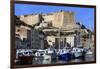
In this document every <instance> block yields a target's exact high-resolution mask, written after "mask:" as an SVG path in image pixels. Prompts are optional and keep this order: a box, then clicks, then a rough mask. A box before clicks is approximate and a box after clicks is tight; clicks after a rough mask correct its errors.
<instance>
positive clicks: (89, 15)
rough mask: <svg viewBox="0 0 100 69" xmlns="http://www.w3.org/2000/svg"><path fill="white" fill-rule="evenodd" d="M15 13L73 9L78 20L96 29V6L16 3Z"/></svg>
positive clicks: (23, 13) (18, 14)
mask: <svg viewBox="0 0 100 69" xmlns="http://www.w3.org/2000/svg"><path fill="white" fill-rule="evenodd" d="M14 10H15V15H16V16H20V15H27V14H39V13H44V14H46V13H53V12H57V11H60V10H63V11H71V12H74V13H75V20H76V22H80V23H82V24H83V25H85V26H86V27H87V28H89V29H91V30H92V31H93V30H94V8H84V7H69V6H51V5H32V4H31V5H30V4H15V9H14Z"/></svg>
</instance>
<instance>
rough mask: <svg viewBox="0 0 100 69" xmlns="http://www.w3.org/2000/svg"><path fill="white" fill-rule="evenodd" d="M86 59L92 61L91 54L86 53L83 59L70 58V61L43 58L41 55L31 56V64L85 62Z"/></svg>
mask: <svg viewBox="0 0 100 69" xmlns="http://www.w3.org/2000/svg"><path fill="white" fill-rule="evenodd" d="M86 61H94V56H93V55H86V56H85V58H84V59H80V58H77V59H72V60H70V61H61V60H58V59H57V60H53V61H52V60H44V59H43V57H40V58H33V64H56V63H70V62H86Z"/></svg>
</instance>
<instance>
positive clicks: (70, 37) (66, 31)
mask: <svg viewBox="0 0 100 69" xmlns="http://www.w3.org/2000/svg"><path fill="white" fill-rule="evenodd" d="M19 19H20V21H23V22H24V23H25V24H27V25H30V26H32V29H31V32H30V34H31V36H30V37H31V38H30V40H31V41H30V42H31V43H30V44H31V47H32V48H35V49H39V48H44V47H46V46H48V47H50V46H53V47H55V48H57V49H58V48H63V47H66V46H67V47H74V46H79V44H80V40H81V36H80V35H81V34H82V33H83V32H82V31H84V33H86V31H85V30H83V29H82V28H81V26H80V25H78V24H76V20H75V17H74V13H73V12H69V11H59V12H54V13H48V14H31V15H22V16H19ZM16 30H17V28H16ZM23 32H24V31H23ZM40 32H42V34H41V33H40ZM21 34H23V33H21ZM23 37H25V35H24V34H23V36H22V37H21V38H23ZM25 38H26V37H25ZM45 43H46V44H45ZM46 48H47V47H46Z"/></svg>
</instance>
